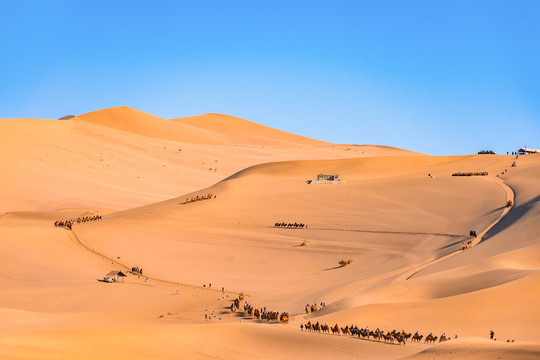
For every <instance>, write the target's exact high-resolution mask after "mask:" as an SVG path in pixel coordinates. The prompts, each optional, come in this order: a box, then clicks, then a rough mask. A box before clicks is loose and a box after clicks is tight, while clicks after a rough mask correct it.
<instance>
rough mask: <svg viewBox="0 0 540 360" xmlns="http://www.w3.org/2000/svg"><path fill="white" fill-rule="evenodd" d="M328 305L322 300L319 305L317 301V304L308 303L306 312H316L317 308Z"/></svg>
mask: <svg viewBox="0 0 540 360" xmlns="http://www.w3.org/2000/svg"><path fill="white" fill-rule="evenodd" d="M325 306H326V303H325V302H324V301H323V302H321V303H320V304H319V305H317V303H315V304H311V305H310V304H306V307H305V310H306V314H309V313H310V312H315V311H317V310H320V309H322V308H323V307H325Z"/></svg>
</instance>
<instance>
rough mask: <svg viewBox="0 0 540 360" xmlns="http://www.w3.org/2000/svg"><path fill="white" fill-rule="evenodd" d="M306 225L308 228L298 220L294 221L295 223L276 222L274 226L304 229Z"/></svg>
mask: <svg viewBox="0 0 540 360" xmlns="http://www.w3.org/2000/svg"><path fill="white" fill-rule="evenodd" d="M304 226H305V227H306V228H307V225H305V224H302V223H297V222H294V223H287V222H277V223H275V224H274V227H284V228H295V229H298V228H301V229H302V228H304Z"/></svg>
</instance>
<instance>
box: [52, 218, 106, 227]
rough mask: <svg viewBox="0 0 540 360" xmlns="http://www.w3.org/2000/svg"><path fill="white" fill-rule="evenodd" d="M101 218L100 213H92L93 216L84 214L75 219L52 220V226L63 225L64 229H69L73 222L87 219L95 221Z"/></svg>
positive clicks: (86, 220)
mask: <svg viewBox="0 0 540 360" xmlns="http://www.w3.org/2000/svg"><path fill="white" fill-rule="evenodd" d="M101 219H102V217H101V215H94V216H85V217H82V218H77V219H76V220H75V219H70V220H56V221H55V222H54V226H56V227H64V228H66V229H69V230H71V228H72V227H73V224H75V223H77V224H80V223H85V222H88V221H96V220H101Z"/></svg>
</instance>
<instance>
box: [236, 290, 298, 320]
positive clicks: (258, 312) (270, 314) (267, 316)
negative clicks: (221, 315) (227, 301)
mask: <svg viewBox="0 0 540 360" xmlns="http://www.w3.org/2000/svg"><path fill="white" fill-rule="evenodd" d="M242 300H244V293H243V292H241V293H240V294H239V296H238V298H237V299H235V300H234V301H233V303H232V304H231V312H233V313H234V312H236V311H237V310H238V309H239V308H240V301H242ZM244 311H245V312H247V313H248V314H249V315H251V316H254V317H255V318H256V319H257V320H259V319H261V320H268V321H281V322H282V323H284V324H286V323H288V322H289V313H288V312H286V311H282V312H279V311H267V310H266V307H263V308H260V309H258V308H255V307H253V306H252V305H251V304H248V302H247V300H244Z"/></svg>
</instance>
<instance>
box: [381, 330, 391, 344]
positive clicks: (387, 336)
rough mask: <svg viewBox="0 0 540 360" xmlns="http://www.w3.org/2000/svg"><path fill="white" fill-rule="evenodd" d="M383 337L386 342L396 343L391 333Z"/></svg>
mask: <svg viewBox="0 0 540 360" xmlns="http://www.w3.org/2000/svg"><path fill="white" fill-rule="evenodd" d="M382 337H383V338H384V342H391V343H394V337H393V336H392V334H390V332H388V334H386V335H383V336H382Z"/></svg>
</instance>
